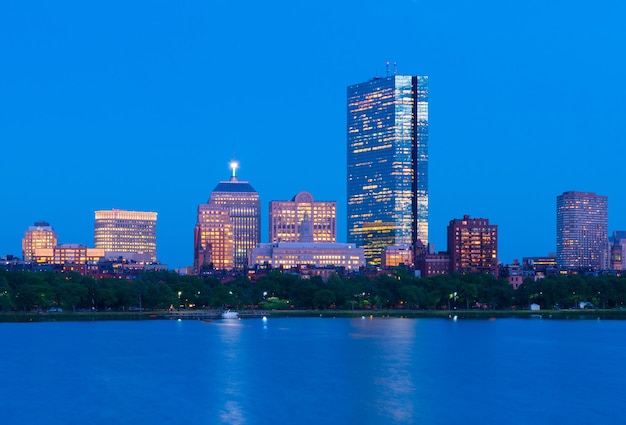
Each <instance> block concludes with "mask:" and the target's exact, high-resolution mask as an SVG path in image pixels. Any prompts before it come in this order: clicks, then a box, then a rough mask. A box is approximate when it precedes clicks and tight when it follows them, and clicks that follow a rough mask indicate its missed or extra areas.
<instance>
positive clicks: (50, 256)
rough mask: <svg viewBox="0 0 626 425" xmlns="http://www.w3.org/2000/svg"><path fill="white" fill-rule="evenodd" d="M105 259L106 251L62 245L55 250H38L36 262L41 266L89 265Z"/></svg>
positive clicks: (74, 245)
mask: <svg viewBox="0 0 626 425" xmlns="http://www.w3.org/2000/svg"><path fill="white" fill-rule="evenodd" d="M103 258H104V249H100V248H87V247H86V246H85V245H80V244H62V245H58V246H55V247H54V248H37V249H35V253H34V260H35V261H36V262H37V263H40V264H88V263H97V262H98V261H100V260H101V259H103Z"/></svg>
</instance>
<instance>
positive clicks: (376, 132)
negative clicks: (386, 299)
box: [347, 75, 428, 265]
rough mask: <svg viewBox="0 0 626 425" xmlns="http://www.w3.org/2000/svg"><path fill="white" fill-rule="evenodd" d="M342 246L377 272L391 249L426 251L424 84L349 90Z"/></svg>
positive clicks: (416, 80)
mask: <svg viewBox="0 0 626 425" xmlns="http://www.w3.org/2000/svg"><path fill="white" fill-rule="evenodd" d="M347 94H348V99H347V100H348V120H347V131H348V155H347V160H348V161H347V174H348V175H347V180H348V184H347V186H348V242H352V243H356V245H357V246H359V247H362V248H364V250H365V258H366V260H367V263H368V264H369V265H380V263H381V253H382V251H383V249H384V248H385V247H387V246H390V245H412V246H415V245H416V241H417V240H418V239H419V240H421V241H422V243H423V244H425V245H426V244H428V77H427V76H408V75H393V76H387V77H384V78H374V79H372V80H370V81H367V82H365V83H360V84H355V85H352V86H349V87H348V93H347Z"/></svg>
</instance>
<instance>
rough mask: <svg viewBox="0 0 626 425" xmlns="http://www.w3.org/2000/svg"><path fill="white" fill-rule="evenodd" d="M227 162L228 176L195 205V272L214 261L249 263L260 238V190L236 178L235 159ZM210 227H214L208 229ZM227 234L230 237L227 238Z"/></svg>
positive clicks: (225, 264) (218, 265) (224, 264)
mask: <svg viewBox="0 0 626 425" xmlns="http://www.w3.org/2000/svg"><path fill="white" fill-rule="evenodd" d="M230 166H231V169H232V175H231V178H230V180H228V181H221V182H219V183H218V185H217V186H216V187H215V189H213V192H211V195H210V197H209V200H208V202H207V203H206V204H204V205H200V206H199V207H198V221H197V224H196V231H195V240H194V267H195V269H196V272H198V271H200V268H201V267H202V265H204V264H207V265H209V264H213V267H214V268H222V267H223V268H225V269H230V268H236V269H243V268H245V267H246V266H247V264H248V253H249V251H250V250H251V249H252V248H256V247H257V245H258V244H259V243H260V242H261V202H260V200H259V194H258V193H257V192H256V190H254V188H253V187H252V186H251V185H250V183H248V182H247V181H240V180H239V179H237V176H236V170H237V167H238V164H237V163H236V162H232V163H231V165H230ZM211 211H212V212H211ZM218 211H223V212H226V213H227V214H228V219H226V215H225V214H224V213H223V212H218ZM203 214H204V216H203ZM211 215H212V216H213V217H212V218H211V217H210V216H211ZM207 220H208V221H207ZM211 228H213V229H214V230H213V231H211V230H209V229H211ZM215 229H220V230H219V231H218V230H215ZM229 237H230V238H232V239H230V240H229V239H228V238H229ZM231 247H232V266H230V267H229V264H231V263H230V259H229V258H230V257H229V254H228V251H229V250H230V249H231ZM221 258H223V261H222V260H221Z"/></svg>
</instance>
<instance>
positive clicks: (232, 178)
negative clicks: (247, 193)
mask: <svg viewBox="0 0 626 425" xmlns="http://www.w3.org/2000/svg"><path fill="white" fill-rule="evenodd" d="M237 168H239V163H238V162H237V161H234V160H233V161H230V170H231V175H230V181H237Z"/></svg>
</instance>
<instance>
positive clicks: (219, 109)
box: [0, 0, 626, 267]
mask: <svg viewBox="0 0 626 425" xmlns="http://www.w3.org/2000/svg"><path fill="white" fill-rule="evenodd" d="M398 10H400V11H401V13H400V14H398ZM331 11H332V12H331ZM624 13H626V5H624V4H622V3H619V2H609V3H607V4H605V5H604V7H602V8H600V7H597V8H594V7H589V5H588V4H587V3H584V2H576V1H575V2H568V3H567V7H565V5H564V4H559V3H558V2H557V3H551V4H544V3H539V2H533V1H531V2H525V3H523V4H517V5H513V4H502V3H501V2H495V1H493V2H490V1H486V2H482V3H479V4H472V5H468V4H467V3H465V2H460V1H459V2H453V4H448V3H446V4H435V3H422V2H413V1H409V0H407V1H401V0H394V1H391V2H388V3H385V4H378V3H374V2H365V3H363V2H354V1H348V2H344V3H341V4H336V3H331V2H327V1H324V0H322V1H320V2H316V3H315V4H293V5H291V6H290V8H289V9H285V8H284V7H281V6H279V5H276V4H266V5H260V4H249V5H245V7H240V5H239V4H237V3H212V4H210V5H209V4H206V3H205V2H199V1H190V2H187V3H185V4H180V5H178V4H169V3H163V4H154V3H152V2H150V3H148V2H142V1H139V2H134V3H133V4H122V3H121V2H116V1H113V2H109V3H107V4H106V5H94V4H83V3H80V2H75V1H67V0H62V1H61V2H56V3H54V4H50V3H47V2H43V1H38V0H35V2H34V3H29V4H23V3H19V2H18V3H15V2H14V3H6V4H3V5H1V6H0V19H2V22H3V25H1V26H0V40H3V51H4V52H5V61H6V63H7V66H5V67H3V68H2V69H1V70H0V75H1V76H2V79H1V80H0V81H2V83H1V84H2V87H3V96H2V100H1V101H0V108H1V109H0V117H1V118H0V140H2V142H3V143H2V146H3V149H2V150H1V151H0V161H2V167H0V178H1V179H2V181H3V182H4V191H3V197H2V206H3V207H4V208H2V209H0V255H5V254H14V255H20V253H21V246H20V242H21V239H22V237H23V234H24V231H25V230H26V229H27V228H28V226H29V225H32V224H33V223H35V222H38V221H42V220H44V221H46V222H48V223H50V225H51V226H52V227H53V228H54V230H55V231H56V232H57V233H58V235H59V243H80V244H84V245H87V246H93V212H94V211H96V210H101V209H111V208H119V209H128V210H136V211H157V212H158V213H159V225H158V229H157V241H158V242H157V243H158V246H159V248H158V251H159V253H158V258H159V260H160V261H162V262H163V263H165V264H167V265H168V266H170V267H183V266H187V265H190V264H191V262H192V260H193V258H192V254H191V253H190V246H191V244H192V243H193V242H192V240H193V235H192V231H191V230H190V229H193V227H194V224H195V221H196V213H197V206H198V205H199V204H201V203H203V202H205V201H206V200H207V198H208V195H209V193H210V190H211V189H212V188H213V187H214V184H215V182H217V181H219V180H221V179H222V178H223V176H224V174H225V172H226V170H227V166H228V162H229V161H230V160H231V159H233V158H235V159H237V160H239V161H240V163H241V164H242V169H241V175H242V178H243V179H245V180H248V181H250V182H251V184H252V185H253V186H254V188H255V189H256V190H257V191H258V192H259V194H260V199H261V206H262V217H261V222H262V223H263V224H262V226H261V232H262V234H261V240H262V241H266V240H268V239H267V237H268V236H267V233H266V232H267V226H266V225H265V223H267V222H268V221H267V220H268V205H269V201H271V200H280V199H290V197H291V196H293V194H294V193H299V192H301V191H308V192H310V193H312V194H314V196H315V198H317V199H326V200H336V201H337V217H338V220H337V221H338V223H337V224H338V228H337V240H338V241H339V242H344V241H347V236H346V235H347V229H346V223H345V220H343V219H342V218H343V217H345V215H346V205H345V199H346V187H345V163H346V157H345V155H346V153H345V144H346V137H345V128H346V116H345V104H346V92H345V90H346V87H347V86H348V85H350V84H354V83H355V82H358V81H367V80H368V79H371V78H373V77H376V76H379V77H381V76H384V75H385V72H386V71H385V63H386V62H390V63H391V64H393V63H394V62H395V63H397V71H398V73H400V74H410V75H428V76H429V89H430V90H429V96H430V104H429V108H430V123H429V124H430V127H429V138H430V140H429V142H430V144H429V198H430V199H429V210H430V211H429V241H430V242H433V243H434V244H436V246H437V250H438V251H439V250H443V249H445V246H446V226H447V224H448V222H449V220H450V219H452V218H454V217H462V216H463V215H465V214H469V215H470V216H472V217H488V218H489V220H490V221H491V222H493V223H497V224H498V227H499V234H498V237H499V257H500V259H501V261H502V262H504V263H510V262H511V261H512V260H513V259H514V258H517V259H521V258H522V257H524V256H541V255H546V254H547V253H549V252H555V251H556V246H555V235H556V223H555V220H554V198H555V196H557V195H558V194H560V193H563V192H565V191H570V190H576V191H589V192H596V193H602V194H603V195H605V196H607V197H608V198H609V200H610V202H609V211H608V216H609V223H608V229H609V233H612V232H613V231H615V230H620V229H625V228H626V196H624V195H623V189H622V187H621V186H622V185H621V181H622V177H621V170H620V167H619V166H614V165H612V164H611V161H610V160H611V159H612V158H614V157H620V156H621V155H622V154H623V153H624V152H625V151H626V144H625V143H624V134H626V122H625V121H624V119H623V116H624V115H625V112H626V110H625V108H626V106H625V105H624V103H623V101H622V99H624V98H626V83H625V82H624V81H623V79H622V76H623V75H624V73H625V71H626V64H625V59H624V58H622V57H621V56H620V55H618V54H616V52H619V51H621V48H622V46H621V42H620V41H619V40H622V39H624V38H626V28H625V27H624V26H623V25H622V23H621V20H620V17H621V16H623V15H624ZM387 22H389V23H390V24H387ZM356 27H359V28H360V27H368V28H380V31H379V34H381V35H380V36H377V35H375V32H371V31H366V32H365V33H367V34H371V35H368V36H365V35H363V36H359V35H357V34H356V33H355V31H354V28H356ZM385 31H389V34H390V35H389V36H384V35H383V34H384V33H385ZM365 33H364V34H365ZM391 34H393V35H391Z"/></svg>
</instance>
